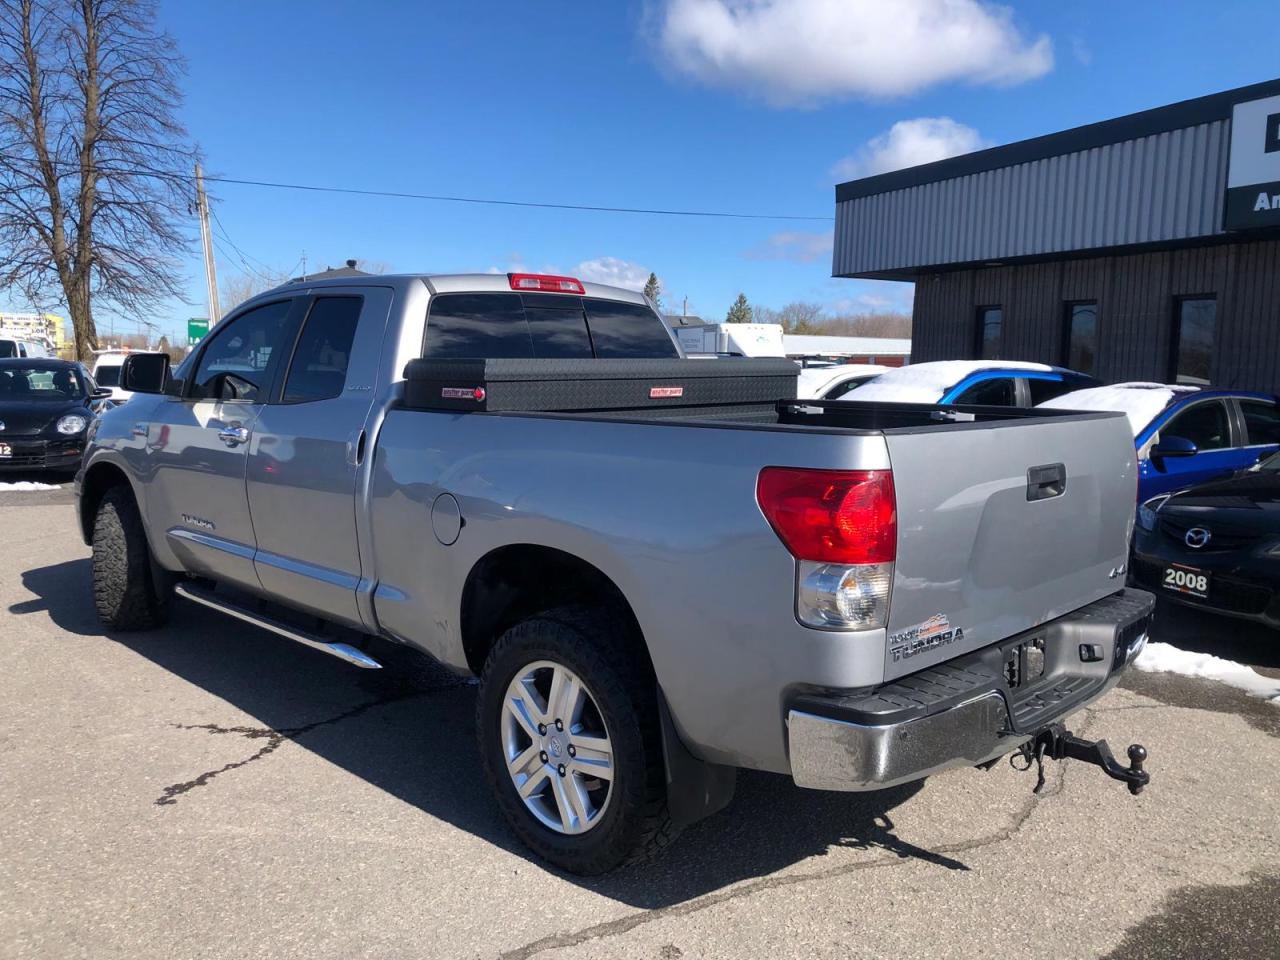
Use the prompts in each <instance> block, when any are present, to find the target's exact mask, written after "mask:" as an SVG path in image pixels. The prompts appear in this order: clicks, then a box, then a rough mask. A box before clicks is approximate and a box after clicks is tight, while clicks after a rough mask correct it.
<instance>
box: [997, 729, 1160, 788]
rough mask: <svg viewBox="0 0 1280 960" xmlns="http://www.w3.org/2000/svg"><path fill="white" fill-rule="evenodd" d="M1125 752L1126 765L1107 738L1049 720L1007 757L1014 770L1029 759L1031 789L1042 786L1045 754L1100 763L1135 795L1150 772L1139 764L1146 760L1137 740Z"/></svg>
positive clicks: (1109, 774) (1025, 767) (1147, 778)
mask: <svg viewBox="0 0 1280 960" xmlns="http://www.w3.org/2000/svg"><path fill="white" fill-rule="evenodd" d="M1126 752H1127V753H1128V755H1129V766H1127V767H1122V766H1120V763H1119V761H1117V760H1116V758H1115V754H1113V753H1112V752H1111V747H1109V746H1108V745H1107V741H1105V740H1082V739H1081V738H1079V737H1077V736H1075V735H1074V734H1072V733H1071V731H1070V730H1067V729H1066V728H1065V727H1063V725H1062V724H1060V723H1051V724H1049V726H1047V727H1045V728H1044V729H1043V730H1041V731H1040V732H1039V733H1037V734H1036V735H1035V737H1033V738H1032V739H1031V740H1028V741H1027V742H1026V743H1024V744H1023V745H1022V746H1021V747H1019V748H1018V750H1017V751H1016V752H1015V753H1014V754H1012V755H1011V756H1010V757H1009V763H1010V764H1011V765H1012V766H1013V768H1014V769H1015V770H1019V769H1020V770H1030V769H1031V765H1032V764H1033V763H1034V764H1035V765H1036V785H1035V788H1034V789H1033V790H1032V791H1031V792H1032V793H1039V792H1040V791H1041V790H1043V789H1044V761H1045V758H1046V757H1047V758H1048V759H1050V760H1083V761H1084V762H1085V763H1092V764H1093V765H1094V766H1096V767H1101V768H1102V772H1103V773H1105V774H1106V775H1107V776H1108V777H1111V779H1113V780H1119V781H1121V782H1123V783H1125V784H1127V785H1128V787H1129V792H1130V793H1131V794H1133V795H1134V796H1135V797H1136V796H1137V795H1138V794H1140V793H1141V792H1142V788H1143V787H1145V786H1146V785H1147V784H1148V783H1150V782H1151V774H1149V773H1148V772H1147V771H1146V770H1144V769H1143V764H1145V763H1146V762H1147V748H1146V747H1144V746H1143V745H1142V744H1140V743H1132V744H1130V745H1129V749H1128V750H1127V751H1126ZM1019 759H1021V760H1023V761H1025V763H1026V766H1024V767H1019V766H1018V764H1017V761H1018V760H1019Z"/></svg>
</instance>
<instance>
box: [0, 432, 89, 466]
mask: <svg viewBox="0 0 1280 960" xmlns="http://www.w3.org/2000/svg"><path fill="white" fill-rule="evenodd" d="M3 448H7V449H8V451H9V454H8V456H4V455H3V453H2V452H0V471H6V472H12V471H17V470H28V471H31V470H67V471H71V470H76V469H78V468H79V466H80V458H81V456H83V455H84V438H83V437H75V438H73V439H69V440H17V439H8V440H6V439H3V438H0V450H2V449H3Z"/></svg>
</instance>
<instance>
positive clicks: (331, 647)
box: [173, 583, 382, 670]
mask: <svg viewBox="0 0 1280 960" xmlns="http://www.w3.org/2000/svg"><path fill="white" fill-rule="evenodd" d="M173 592H174V593H176V594H177V595H178V596H180V597H186V598H187V599H188V600H194V601H195V602H196V603H199V604H202V605H203V606H206V607H208V608H209V609H210V610H217V611H218V612H219V613H225V614H227V615H228V616H231V617H235V618H236V619H237V620H243V621H244V622H245V623H251V624H253V625H254V626H255V627H261V628H262V629H263V630H270V631H271V632H272V633H275V634H279V635H280V636H282V637H286V638H288V639H289V640H292V641H293V642H294V643H300V644H302V645H303V646H304V647H311V648H312V649H314V650H320V651H322V652H323V653H327V654H329V655H330V656H333V657H337V658H338V659H339V660H345V661H347V663H350V664H353V665H354V666H357V667H361V668H363V669H365V670H378V669H381V667H382V664H380V663H379V662H378V661H377V660H375V659H373V657H371V656H369V655H368V654H366V653H364V652H363V651H360V650H357V649H356V648H355V647H353V646H351V644H349V643H338V642H336V641H331V640H325V639H323V638H322V637H319V636H317V635H316V634H313V633H308V632H307V631H306V630H301V629H299V628H298V627H294V626H291V625H289V624H287V623H281V622H280V621H279V620H275V619H273V618H271V617H267V616H264V615H262V614H260V613H255V612H253V611H251V610H247V609H245V608H244V607H242V606H239V605H237V604H234V603H231V602H229V601H227V600H224V599H223V598H222V597H218V596H215V595H214V594H213V593H212V592H211V591H207V590H201V589H200V588H199V587H196V586H193V585H192V584H189V583H179V584H177V585H176V586H175V587H174V588H173Z"/></svg>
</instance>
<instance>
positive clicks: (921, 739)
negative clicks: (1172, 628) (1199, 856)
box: [787, 589, 1155, 790]
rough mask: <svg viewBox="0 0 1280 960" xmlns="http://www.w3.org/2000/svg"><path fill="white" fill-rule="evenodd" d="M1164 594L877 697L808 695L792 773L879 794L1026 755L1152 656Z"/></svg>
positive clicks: (1082, 617)
mask: <svg viewBox="0 0 1280 960" xmlns="http://www.w3.org/2000/svg"><path fill="white" fill-rule="evenodd" d="M1154 606H1155V598H1154V597H1153V596H1152V595H1151V594H1149V593H1146V592H1144V591H1141V590H1131V589H1130V590H1123V591H1121V592H1119V593H1116V594H1113V595H1112V596H1110V597H1106V598H1104V599H1102V600H1099V601H1097V602H1096V603H1091V604H1089V605H1088V606H1086V607H1082V608H1080V609H1079V610H1076V611H1074V612H1072V613H1070V614H1067V615H1066V616H1064V617H1059V618H1058V619H1057V620H1052V621H1050V622H1048V623H1045V624H1042V625H1041V626H1039V627H1036V628H1035V629H1034V630H1029V631H1027V632H1026V633H1023V634H1019V635H1018V636H1015V637H1010V638H1009V639H1007V640H1003V641H1001V642H1000V643H997V644H993V645H992V646H990V647H986V648H984V649H982V650H978V651H975V652H974V653H971V654H967V655H966V656H963V657H958V658H957V659H955V660H952V661H949V662H948V663H945V664H939V665H938V666H936V667H931V668H929V669H927V670H922V671H920V672H919V673H916V674H912V675H910V676H907V677H902V678H900V679H898V680H895V681H893V682H892V683H888V684H885V685H884V686H882V687H878V688H876V689H875V690H872V691H870V692H861V693H857V694H850V695H844V694H839V693H824V694H804V695H802V696H799V697H796V698H795V699H794V700H793V701H792V703H791V704H790V708H789V710H788V713H787V741H788V750H789V754H790V763H791V775H792V778H793V779H794V780H795V782H796V784H797V785H798V786H801V787H811V788H813V789H818V790H878V789H881V788H884V787H891V786H895V785H896V784H900V783H907V782H910V781H912V780H919V779H921V778H922V777H927V776H930V775H932V774H934V773H938V772H940V771H942V770H946V769H949V768H952V767H960V766H974V765H976V764H980V763H985V762H987V761H989V760H994V759H996V758H998V757H1000V756H1002V755H1004V754H1006V753H1010V752H1012V751H1013V750H1015V749H1017V748H1018V747H1019V746H1021V745H1022V744H1023V743H1025V742H1027V741H1028V740H1030V739H1031V738H1032V737H1033V736H1034V735H1035V734H1036V733H1037V732H1039V731H1040V730H1043V729H1044V728H1045V727H1046V726H1047V725H1048V724H1050V723H1053V722H1054V721H1057V720H1060V719H1061V718H1062V717H1064V716H1066V715H1067V714H1069V713H1072V712H1074V711H1076V710H1079V709H1080V708H1081V707H1083V706H1085V705H1087V704H1088V703H1091V702H1092V701H1094V700H1096V699H1097V698H1098V697H1100V696H1102V694H1104V693H1106V692H1107V691H1108V690H1109V689H1111V687H1112V686H1114V685H1115V683H1116V681H1117V680H1118V679H1119V677H1120V674H1121V672H1122V671H1123V670H1124V668H1125V667H1126V666H1127V665H1128V664H1129V663H1131V662H1132V661H1133V659H1134V658H1135V657H1137V655H1138V654H1139V653H1140V652H1141V651H1142V648H1143V647H1144V646H1145V645H1146V641H1147V629H1148V627H1149V625H1150V622H1151V611H1152V609H1153V608H1154Z"/></svg>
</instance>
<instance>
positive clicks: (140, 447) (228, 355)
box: [77, 274, 1153, 873]
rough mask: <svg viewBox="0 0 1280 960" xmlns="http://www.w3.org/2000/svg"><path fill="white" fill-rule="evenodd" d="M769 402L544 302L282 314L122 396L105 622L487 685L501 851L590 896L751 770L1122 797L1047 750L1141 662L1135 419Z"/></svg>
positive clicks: (460, 286)
mask: <svg viewBox="0 0 1280 960" xmlns="http://www.w3.org/2000/svg"><path fill="white" fill-rule="evenodd" d="M795 373H796V368H795V366H794V365H793V364H790V363H789V362H787V361H782V360H688V359H684V358H683V357H682V355H681V352H680V348H679V346H678V345H677V343H676V342H675V340H674V339H673V338H672V336H671V334H670V331H669V330H668V329H667V328H666V326H665V325H664V324H663V322H662V320H661V318H660V317H659V316H658V315H657V314H656V313H655V312H654V310H653V308H652V306H651V305H650V304H649V303H648V302H647V301H646V300H645V299H644V298H643V297H641V296H640V295H638V294H635V293H631V292H629V291H624V290H619V289H615V288H612V287H605V286H598V285H595V284H591V283H580V282H579V281H577V280H576V279H574V278H568V277H547V276H530V275H522V274H510V275H493V276H491V275H473V276H394V277H370V278H367V279H365V278H361V279H350V280H346V279H344V280H340V281H338V280H335V281H325V282H316V283H310V284H308V283H301V284H294V285H291V286H285V287H281V288H278V289H276V290H273V291H271V292H270V293H267V294H263V295H261V296H259V297H257V298H256V299H254V300H251V301H249V302H247V303H245V304H244V305H242V306H241V307H240V308H238V309H237V310H236V311H235V312H234V313H232V314H231V315H230V316H228V317H227V318H226V319H225V320H224V321H223V322H221V323H220V324H219V325H218V326H217V327H216V328H215V329H214V330H213V331H211V333H210V335H209V336H208V337H207V338H206V339H205V341H204V342H203V343H201V344H200V345H199V347H198V348H197V349H196V350H195V351H194V352H193V353H192V354H191V355H190V356H189V357H188V358H187V359H186V360H185V361H184V362H183V363H182V364H181V365H180V366H179V367H178V368H177V369H176V370H174V371H170V369H169V366H168V360H167V358H165V357H162V356H157V355H139V356H134V357H131V358H130V359H129V360H128V361H127V362H126V366H125V368H124V370H123V371H122V386H124V387H125V388H126V389H129V390H132V391H133V392H134V393H135V396H134V397H133V399H132V400H130V402H129V403H128V404H126V405H124V406H122V407H119V408H117V409H115V410H112V411H110V412H109V413H107V414H106V415H105V416H103V417H102V418H100V419H99V420H97V421H96V422H95V423H94V425H93V431H94V432H93V434H92V436H91V438H90V443H89V446H88V449H87V450H86V453H85V458H84V462H83V466H82V469H81V472H80V474H79V476H78V478H77V493H78V498H79V499H78V503H79V518H80V525H81V529H82V532H83V536H84V539H85V541H86V543H89V544H91V545H92V547H93V584H94V598H95V601H96V605H97V610H98V614H99V616H100V617H101V619H102V621H103V623H104V624H105V625H106V627H107V628H108V629H110V630H137V629H146V628H151V627H155V626H158V625H159V624H161V623H163V622H164V620H165V618H166V616H167V613H168V610H169V606H170V603H171V599H172V598H173V597H174V596H175V595H176V596H178V597H182V598H184V599H185V600H186V601H188V602H196V603H199V604H203V605H205V606H206V607H210V608H213V609H215V610H219V611H221V612H223V613H226V614H229V615H230V616H233V617H236V618H239V620H242V621H248V622H250V623H253V624H256V625H258V626H261V627H264V628H266V629H268V630H271V631H274V632H275V633H277V634H280V635H283V636H285V637H288V638H290V639H292V640H295V641H298V642H301V643H304V644H307V645H309V646H312V647H315V648H317V649H320V650H323V651H325V652H327V653H330V654H333V655H336V656H338V657H341V658H343V659H345V660H347V661H349V662H350V663H352V664H354V665H355V666H357V667H364V668H377V667H379V666H380V665H381V664H380V663H379V661H378V650H379V649H380V648H381V647H385V648H386V649H390V650H396V649H400V648H398V647H392V646H390V645H389V644H388V641H391V642H393V643H395V644H399V645H404V646H407V647H409V648H412V649H414V650H416V651H421V652H423V653H426V654H429V655H430V656H431V657H433V658H435V659H436V660H438V661H440V662H442V663H444V664H446V665H447V666H448V667H450V668H452V669H453V670H456V671H458V672H460V673H464V674H470V675H475V676H477V677H479V692H478V698H477V728H478V737H479V748H480V751H481V754H482V756H483V760H484V765H485V768H486V771H487V775H488V778H489V781H490V784H491V786H492V789H493V792H494V796H495V798H496V801H497V804H498V806H499V807H500V809H501V812H502V814H503V815H504V817H505V818H506V819H507V821H508V822H509V824H510V825H511V827H512V829H513V830H514V831H515V833H516V834H518V835H519V837H520V838H521V839H522V840H523V841H524V842H525V843H527V844H528V845H529V846H530V847H531V848H532V849H533V850H534V851H536V852H537V853H538V854H540V855H541V856H543V857H545V858H546V859H547V860H549V861H552V862H554V863H555V864H558V865H560V866H561V867H564V868H566V869H568V870H571V871H575V872H579V873H597V872H602V871H605V870H609V869H611V868H613V867H615V866H617V865H619V864H621V863H623V862H627V861H629V860H634V859H637V858H640V857H642V856H644V855H647V854H649V853H651V852H653V851H654V850H656V849H658V848H659V847H661V846H662V845H663V844H665V843H666V842H667V841H668V840H670V839H671V837H673V836H674V835H675V833H676V831H677V830H678V828H679V827H680V826H682V825H683V824H687V823H690V822H692V821H694V820H696V819H698V818H699V817H701V816H705V815H708V814H710V813H713V812H715V811H717V810H719V809H721V808H722V807H723V806H725V805H726V804H727V803H728V802H729V800H730V798H731V796H732V791H733V783H734V773H735V770H736V768H739V767H742V768H751V769H756V770H765V771H773V772H776V773H781V774H786V775H789V776H790V777H792V778H793V779H794V781H795V782H796V783H797V784H799V785H801V786H804V787H814V788H819V789H825V790H873V789H877V788H882V787H886V786H890V785H894V784H899V783H903V782H906V781H911V780H916V779H919V778H922V777H925V776H928V775H931V774H933V773H936V772H938V771H941V770H945V769H947V768H951V767H957V766H980V765H989V764H993V763H995V762H996V761H997V760H998V759H999V758H1000V757H1002V756H1005V755H1008V754H1013V753H1017V754H1020V755H1021V756H1023V757H1024V758H1025V759H1026V761H1027V764H1028V766H1030V765H1031V764H1032V763H1033V762H1038V761H1042V760H1043V759H1044V758H1046V757H1049V758H1056V759H1062V758H1064V757H1078V758H1080V759H1085V760H1088V761H1090V762H1093V763H1095V764H1097V765H1099V766H1102V767H1103V768H1104V770H1106V772H1107V773H1108V774H1110V775H1111V776H1113V777H1115V778H1116V779H1119V780H1123V781H1125V782H1127V783H1128V784H1129V786H1130V788H1131V789H1132V790H1134V791H1135V792H1136V791H1137V790H1138V789H1141V786H1142V785H1143V784H1144V783H1145V782H1146V779H1147V773H1146V772H1145V771H1144V770H1143V769H1142V761H1143V758H1144V756H1145V753H1144V751H1142V748H1141V747H1139V746H1136V745H1135V746H1134V747H1131V748H1130V765H1129V766H1128V767H1127V768H1126V767H1122V766H1121V765H1120V764H1119V763H1118V762H1117V761H1116V760H1115V759H1114V758H1113V757H1112V756H1111V754H1110V752H1109V751H1108V750H1107V747H1106V744H1105V742H1098V743H1091V742H1088V741H1084V740H1080V739H1078V738H1075V737H1073V736H1072V735H1071V734H1070V733H1069V732H1068V731H1067V730H1066V729H1065V728H1064V727H1063V725H1062V722H1061V721H1062V719H1063V718H1064V717H1065V716H1066V715H1067V714H1069V713H1071V712H1073V711H1076V710H1078V709H1079V708H1081V707H1082V706H1084V705H1085V704H1087V703H1089V702H1091V701H1092V700H1094V699H1096V698H1097V697H1098V696H1100V695H1101V694H1102V693H1103V692H1105V691H1106V690H1107V689H1109V688H1110V686H1111V685H1112V684H1113V683H1114V682H1115V681H1116V679H1117V677H1118V675H1119V673H1120V671H1121V670H1122V669H1123V668H1124V667H1125V665H1126V664H1127V663H1128V662H1129V661H1130V660H1132V659H1133V657H1134V656H1136V654H1137V652H1138V651H1139V650H1140V649H1141V647H1142V645H1143V644H1144V643H1145V640H1146V631H1147V624H1148V622H1149V619H1150V615H1151V608H1152V603H1153V601H1152V599H1151V597H1150V595H1148V594H1145V593H1142V592H1140V591H1135V590H1126V589H1125V588H1124V583H1125V565H1126V559H1127V555H1128V549H1129V537H1130V531H1131V525H1132V518H1133V502H1134V501H1133V497H1134V488H1135V483H1136V472H1135V471H1136V463H1135V458H1134V449H1133V437H1132V434H1131V432H1130V431H1129V428H1128V425H1127V423H1126V421H1125V419H1124V417H1123V416H1122V415H1120V414H1106V413H1093V414H1071V413H1064V412H1062V411H1040V410H1036V411H1024V410H1009V409H1002V408H988V407H940V406H922V405H903V404H859V403H850V402H842V401H811V400H806V401H796V400H794V399H793V398H794V396H795ZM383 659H385V657H384V658H383Z"/></svg>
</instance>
